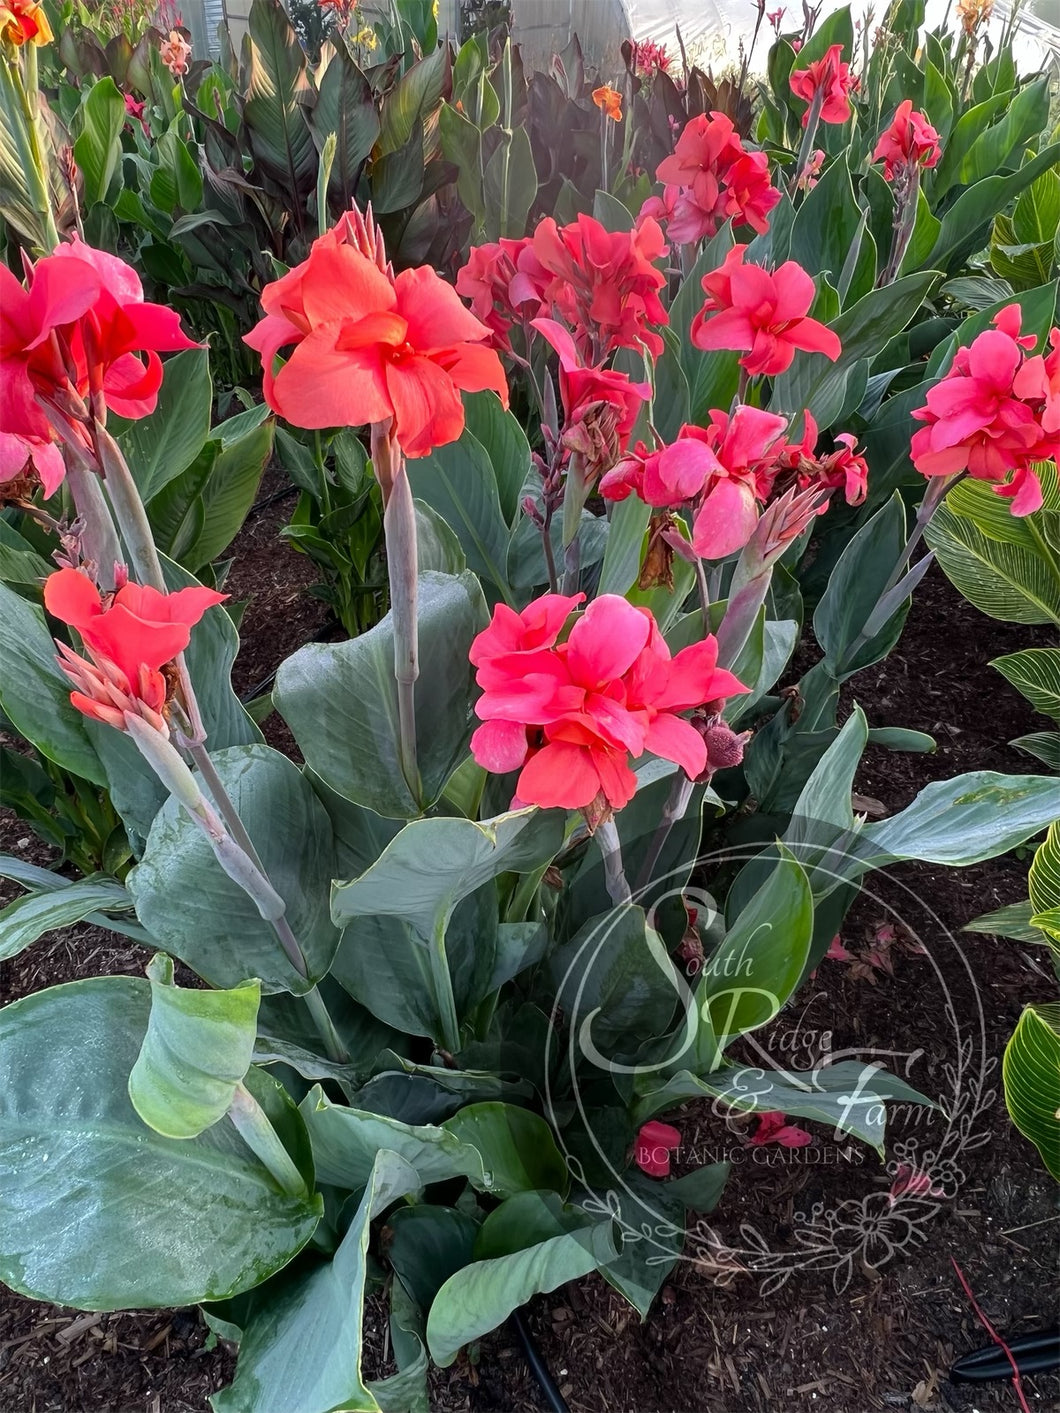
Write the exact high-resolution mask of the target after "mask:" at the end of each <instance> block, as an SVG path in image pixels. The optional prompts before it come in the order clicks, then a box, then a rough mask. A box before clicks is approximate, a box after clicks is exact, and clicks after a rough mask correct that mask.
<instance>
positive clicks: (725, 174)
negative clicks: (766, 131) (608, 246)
mask: <svg viewBox="0 0 1060 1413" xmlns="http://www.w3.org/2000/svg"><path fill="white" fill-rule="evenodd" d="M655 175H656V177H657V179H658V180H659V181H661V182H663V183H665V191H664V193H663V195H662V197H657V196H656V197H652V198H650V199H649V200H648V201H646V202H645V203H644V205H643V206H642V207H641V216H642V217H644V216H648V217H658V218H660V219H664V220H666V221H667V222H668V225H667V234H668V236H669V238H670V239H671V240H673V241H676V242H677V243H678V244H679V245H687V244H689V243H691V242H694V241H698V240H701V239H702V238H703V237H704V236H712V235H714V234H715V233H716V232H717V230H718V227H719V226H721V225H722V224H723V223H724V222H725V221H727V220H728V219H729V218H730V217H731V218H732V220H733V221H734V223H735V224H736V225H741V224H746V225H749V226H751V227H753V228H754V230H756V231H758V232H760V233H764V232H765V231H767V230H768V229H769V222H768V220H767V217H768V215H769V212H770V211H771V210H772V209H773V207H774V206H775V205H776V204H777V202H778V201H779V200H780V192H779V191H778V190H777V188H776V187H774V186H773V185H772V184H771V183H770V180H769V161H768V158H767V157H766V154H765V153H764V152H748V151H746V149H745V148H744V145H743V143H742V142H741V141H740V135H739V133H738V132H737V131H736V129H735V127H734V126H733V123H732V120H731V119H730V118H728V117H726V115H725V114H724V113H711V114H709V115H708V114H706V113H700V114H699V115H698V116H697V117H695V118H692V119H691V120H690V122H688V123H687V124H686V126H685V129H684V131H683V132H682V133H681V136H680V137H679V138H678V139H677V145H676V147H675V148H674V152H673V156H672V157H667V158H665V159H664V160H663V161H662V162H660V163H659V166H658V168H657V170H656V173H655Z"/></svg>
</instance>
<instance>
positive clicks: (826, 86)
mask: <svg viewBox="0 0 1060 1413" xmlns="http://www.w3.org/2000/svg"><path fill="white" fill-rule="evenodd" d="M859 86H860V82H859V80H858V78H857V76H856V75H854V74H852V73H851V72H850V65H849V64H844V62H843V46H842V45H841V44H833V45H832V47H831V48H830V49H829V50H828V52H827V53H826V54H825V56H824V58H823V59H818V60H817V61H816V62H815V63H813V64H810V65H808V66H807V67H806V68H805V69H796V70H795V71H794V72H793V73H792V75H791V91H792V93H794V94H795V95H796V97H798V98H801V99H803V100H804V101H805V102H806V103H808V104H811V105H812V103H813V100H814V98H815V97H816V96H817V95H818V93H820V94H822V95H823V97H822V106H821V112H820V118H821V121H822V122H823V123H845V122H846V121H847V119H848V118H849V117H850V94H851V93H854V92H856V91H857V89H858V87H859ZM809 118H810V110H809V108H807V110H806V112H805V113H803V115H802V125H803V127H805V126H806V124H807V123H808V122H809Z"/></svg>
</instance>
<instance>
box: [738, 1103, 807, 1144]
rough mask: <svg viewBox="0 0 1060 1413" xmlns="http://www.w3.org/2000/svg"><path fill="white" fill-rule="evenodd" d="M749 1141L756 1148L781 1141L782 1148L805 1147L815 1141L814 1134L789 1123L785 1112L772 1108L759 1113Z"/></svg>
mask: <svg viewBox="0 0 1060 1413" xmlns="http://www.w3.org/2000/svg"><path fill="white" fill-rule="evenodd" d="M747 1141H748V1143H750V1144H751V1146H752V1147H754V1148H760V1147H761V1146H762V1145H763V1144H765V1143H779V1145H780V1146H781V1148H805V1147H806V1146H807V1144H809V1143H812V1142H813V1134H811V1133H807V1132H806V1130H805V1129H804V1128H798V1127H797V1126H796V1125H795V1124H789V1123H788V1120H787V1116H786V1115H785V1114H782V1113H780V1112H778V1111H777V1110H770V1111H769V1112H768V1113H765V1114H759V1115H758V1124H757V1126H756V1127H755V1131H754V1133H752V1135H751V1137H750V1138H749V1139H748V1140H747Z"/></svg>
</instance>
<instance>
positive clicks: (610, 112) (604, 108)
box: [593, 83, 622, 123]
mask: <svg viewBox="0 0 1060 1413" xmlns="http://www.w3.org/2000/svg"><path fill="white" fill-rule="evenodd" d="M593 102H594V103H595V104H596V106H597V107H598V108H599V109H600V111H601V113H604V114H606V116H607V117H609V118H610V119H611V121H612V122H615V123H620V122H621V121H622V95H621V93H619V91H618V89H617V88H611V87H610V85H608V84H606V83H605V84H603V85H602V86H601V87H600V88H594V89H593Z"/></svg>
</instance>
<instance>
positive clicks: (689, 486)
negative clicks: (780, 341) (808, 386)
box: [600, 403, 868, 559]
mask: <svg viewBox="0 0 1060 1413" xmlns="http://www.w3.org/2000/svg"><path fill="white" fill-rule="evenodd" d="M805 424H806V426H805V432H804V435H803V438H802V440H801V441H799V442H789V441H788V440H787V439H786V438H785V435H784V433H785V432H786V430H787V422H786V421H785V419H784V418H783V417H778V416H777V415H776V414H775V413H772V412H764V411H762V410H761V409H759V408H757V407H751V406H748V405H747V404H744V403H740V404H737V406H736V408H735V410H734V411H733V412H732V413H728V412H712V413H711V415H710V422H709V424H708V425H707V426H706V427H692V426H684V427H682V428H681V430H680V432H679V433H678V435H677V438H676V440H675V441H674V442H672V443H671V444H670V445H669V446H666V447H662V448H660V449H658V450H656V451H649V450H648V449H647V448H646V447H645V446H644V445H643V443H638V444H637V446H636V448H635V450H634V451H633V452H632V453H631V454H629V455H628V456H626V457H624V458H623V459H622V460H621V461H620V462H619V463H618V465H617V466H615V467H614V469H613V470H611V471H609V472H608V473H607V475H605V476H604V477H603V479H602V480H601V482H600V494H601V495H602V496H603V497H604V498H605V499H606V500H625V499H626V498H627V496H629V495H631V494H633V495H636V496H638V497H639V498H640V499H641V500H643V501H644V502H645V503H646V504H647V505H650V506H652V507H654V508H655V509H678V508H685V509H688V510H689V511H690V512H691V515H692V550H693V552H694V553H695V554H696V555H697V556H698V557H699V558H701V559H724V558H725V557H726V555H730V554H734V553H735V552H736V551H737V550H739V549H742V548H743V546H744V545H746V544H747V542H748V540H750V538H751V536H752V535H753V534H754V532H755V529H756V527H757V525H758V521H759V517H760V515H761V509H762V507H763V506H764V505H765V504H766V503H767V502H768V501H770V500H771V499H773V498H774V497H775V496H779V495H782V494H784V493H785V492H786V491H788V490H791V489H792V488H793V487H795V488H797V489H798V490H799V491H806V490H835V489H841V490H843V492H844V494H845V496H846V499H847V501H848V503H849V504H851V505H856V504H858V503H860V502H861V501H862V500H864V498H865V493H866V488H867V481H868V467H867V465H866V463H865V460H864V458H863V457H861V456H859V455H857V454H856V452H855V451H854V447H855V438H854V437H853V436H851V435H850V434H849V433H842V434H841V435H840V436H839V437H837V438H836V441H837V442H838V443H839V445H838V447H837V448H836V449H835V450H833V451H832V452H829V453H827V454H826V455H824V456H823V457H817V455H816V451H815V448H816V443H817V425H816V423H815V422H814V420H813V418H812V417H811V416H810V414H809V413H806V414H805ZM820 508H821V509H822V510H823V509H825V508H826V503H825V504H822V506H821V507H820Z"/></svg>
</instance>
